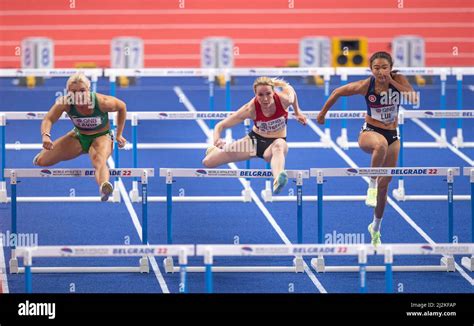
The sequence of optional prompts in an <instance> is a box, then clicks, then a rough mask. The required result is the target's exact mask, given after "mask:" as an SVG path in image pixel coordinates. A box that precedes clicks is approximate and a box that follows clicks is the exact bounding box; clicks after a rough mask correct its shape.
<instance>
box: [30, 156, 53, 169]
mask: <svg viewBox="0 0 474 326" xmlns="http://www.w3.org/2000/svg"><path fill="white" fill-rule="evenodd" d="M33 165H36V166H51V165H52V164H51V162H50V161H48V160H46V159H45V158H44V155H43V154H42V153H38V154H36V156H35V157H34V158H33Z"/></svg>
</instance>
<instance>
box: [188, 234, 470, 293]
mask: <svg viewBox="0 0 474 326" xmlns="http://www.w3.org/2000/svg"><path fill="white" fill-rule="evenodd" d="M473 253H474V244H472V243H470V244H426V243H424V244H423V243H421V244H384V245H380V246H378V247H374V246H372V245H367V244H337V245H330V244H326V245H322V244H320V245H313V244H307V245H304V244H303V245H302V244H299V245H247V244H241V245H211V244H209V245H207V244H203V245H197V246H196V256H203V257H204V266H205V272H206V276H205V277H206V292H207V293H213V275H212V273H213V272H214V271H218V270H217V268H218V267H214V266H213V259H214V257H216V256H218V257H220V256H232V257H237V256H240V257H247V256H272V257H273V256H295V255H300V256H303V257H304V256H318V255H325V256H357V257H358V266H354V267H353V268H351V270H341V271H357V272H359V290H360V292H361V293H366V292H367V280H366V272H367V271H372V270H373V268H374V266H367V256H373V255H383V256H384V257H385V259H384V260H385V266H381V267H380V268H378V269H380V271H384V272H385V290H386V292H387V293H393V273H392V272H393V271H399V270H400V269H399V268H398V266H393V257H394V256H398V255H421V256H426V255H446V256H453V255H462V254H473ZM341 267H342V266H341Z"/></svg>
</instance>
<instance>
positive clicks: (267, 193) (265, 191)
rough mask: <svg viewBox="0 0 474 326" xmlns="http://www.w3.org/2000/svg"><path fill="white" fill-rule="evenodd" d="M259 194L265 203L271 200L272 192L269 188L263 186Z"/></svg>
mask: <svg viewBox="0 0 474 326" xmlns="http://www.w3.org/2000/svg"><path fill="white" fill-rule="evenodd" d="M260 196H261V197H262V199H263V201H264V202H265V203H271V202H273V192H272V190H271V189H268V188H265V189H263V190H262V191H261V192H260ZM295 197H296V196H295Z"/></svg>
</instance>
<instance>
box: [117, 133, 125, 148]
mask: <svg viewBox="0 0 474 326" xmlns="http://www.w3.org/2000/svg"><path fill="white" fill-rule="evenodd" d="M117 144H118V146H119V148H124V147H125V144H127V140H126V139H125V138H124V137H123V136H122V135H120V136H117Z"/></svg>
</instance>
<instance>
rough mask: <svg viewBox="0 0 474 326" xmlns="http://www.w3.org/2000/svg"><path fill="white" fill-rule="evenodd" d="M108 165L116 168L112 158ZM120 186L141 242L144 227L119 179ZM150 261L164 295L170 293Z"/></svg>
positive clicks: (152, 260)
mask: <svg viewBox="0 0 474 326" xmlns="http://www.w3.org/2000/svg"><path fill="white" fill-rule="evenodd" d="M107 163H108V164H109V167H110V168H112V169H113V168H115V162H114V160H113V159H112V157H109V159H108V160H107ZM118 185H119V190H120V195H121V197H122V198H123V201H124V203H125V206H126V207H127V210H128V213H129V214H130V218H131V219H132V222H133V225H134V226H135V229H136V230H137V233H138V237H139V238H140V240H142V226H141V224H140V221H139V219H138V215H137V212H135V209H134V208H133V205H132V202H131V201H130V198H129V197H128V193H127V189H125V185H124V184H123V182H122V180H121V179H119V181H118ZM148 244H149V243H148ZM148 259H149V260H150V264H151V267H152V269H153V272H154V273H155V277H156V280H157V281H158V284H159V285H160V288H161V291H162V292H163V293H170V290H169V288H168V285H167V284H166V281H165V279H164V278H163V275H162V274H161V271H160V268H159V267H158V264H157V262H156V259H155V257H154V256H151V257H148Z"/></svg>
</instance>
